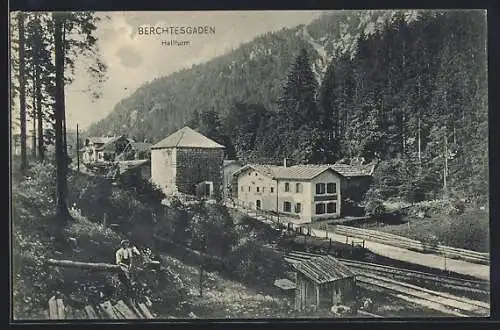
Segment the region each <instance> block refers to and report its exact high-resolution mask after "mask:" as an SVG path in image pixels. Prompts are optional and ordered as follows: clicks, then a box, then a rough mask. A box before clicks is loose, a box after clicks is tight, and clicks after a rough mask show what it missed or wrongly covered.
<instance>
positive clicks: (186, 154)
mask: <svg viewBox="0 0 500 330" xmlns="http://www.w3.org/2000/svg"><path fill="white" fill-rule="evenodd" d="M224 148H225V147H224V146H223V145H221V144H219V143H217V142H215V141H213V140H211V139H209V138H207V137H206V136H204V135H202V134H200V133H198V132H196V131H195V130H193V129H191V128H189V127H187V126H186V127H184V128H182V129H180V130H178V131H176V132H174V133H173V134H171V135H169V136H168V137H166V138H165V139H163V140H161V141H160V142H158V143H156V144H155V145H153V146H152V147H151V180H152V182H153V183H155V184H156V185H158V186H159V187H160V189H162V191H163V192H164V193H165V194H166V195H175V194H177V193H179V194H186V195H193V196H197V197H203V198H209V199H213V198H221V197H222V187H223V171H222V167H223V160H224Z"/></svg>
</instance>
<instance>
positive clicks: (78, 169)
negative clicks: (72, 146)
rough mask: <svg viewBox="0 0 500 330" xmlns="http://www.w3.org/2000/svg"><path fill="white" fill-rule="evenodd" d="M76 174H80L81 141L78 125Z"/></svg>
mask: <svg viewBox="0 0 500 330" xmlns="http://www.w3.org/2000/svg"><path fill="white" fill-rule="evenodd" d="M76 173H80V139H79V135H78V123H77V124H76Z"/></svg>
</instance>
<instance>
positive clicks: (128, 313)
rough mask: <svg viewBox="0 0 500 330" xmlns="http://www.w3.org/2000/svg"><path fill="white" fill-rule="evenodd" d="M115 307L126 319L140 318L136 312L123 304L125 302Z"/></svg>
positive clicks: (119, 302)
mask: <svg viewBox="0 0 500 330" xmlns="http://www.w3.org/2000/svg"><path fill="white" fill-rule="evenodd" d="M114 307H115V308H116V309H117V310H118V311H120V313H122V315H123V316H125V318H126V319H137V318H138V317H137V315H135V314H134V312H133V311H132V310H131V309H130V308H129V307H128V306H127V305H126V304H125V303H124V302H123V300H120V301H118V302H117V303H116V305H114Z"/></svg>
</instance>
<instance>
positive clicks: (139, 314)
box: [128, 299, 146, 319]
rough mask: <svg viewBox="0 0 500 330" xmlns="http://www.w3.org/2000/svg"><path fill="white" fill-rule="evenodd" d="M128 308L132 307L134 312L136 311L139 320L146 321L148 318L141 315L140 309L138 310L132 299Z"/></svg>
mask: <svg viewBox="0 0 500 330" xmlns="http://www.w3.org/2000/svg"><path fill="white" fill-rule="evenodd" d="M128 306H130V307H131V308H132V310H133V311H134V313H135V315H137V318H139V319H145V318H146V317H145V316H144V315H143V314H142V313H141V311H140V310H139V308H137V306H136V304H135V303H134V302H133V301H132V299H130V300H129V304H128Z"/></svg>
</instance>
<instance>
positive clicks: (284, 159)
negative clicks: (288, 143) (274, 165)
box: [283, 158, 286, 167]
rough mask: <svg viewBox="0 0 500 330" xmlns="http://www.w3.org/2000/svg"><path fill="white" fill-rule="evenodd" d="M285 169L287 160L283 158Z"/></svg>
mask: <svg viewBox="0 0 500 330" xmlns="http://www.w3.org/2000/svg"><path fill="white" fill-rule="evenodd" d="M283 167H286V158H283Z"/></svg>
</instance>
